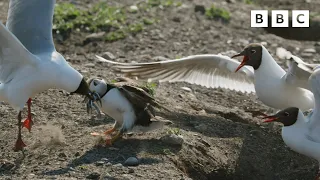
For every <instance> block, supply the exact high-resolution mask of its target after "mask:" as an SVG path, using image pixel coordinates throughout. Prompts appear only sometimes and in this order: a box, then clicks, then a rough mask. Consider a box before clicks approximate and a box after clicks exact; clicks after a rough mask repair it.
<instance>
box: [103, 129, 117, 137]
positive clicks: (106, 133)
mask: <svg viewBox="0 0 320 180" xmlns="http://www.w3.org/2000/svg"><path fill="white" fill-rule="evenodd" d="M115 130H116V128H115V127H113V128H111V129H108V130H106V131H105V132H104V134H105V135H108V134H111V133H113V132H114V131H115Z"/></svg>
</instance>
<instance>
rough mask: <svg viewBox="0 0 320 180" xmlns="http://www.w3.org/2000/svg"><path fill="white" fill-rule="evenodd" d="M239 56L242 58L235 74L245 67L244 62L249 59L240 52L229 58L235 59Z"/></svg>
mask: <svg viewBox="0 0 320 180" xmlns="http://www.w3.org/2000/svg"><path fill="white" fill-rule="evenodd" d="M239 56H243V59H242V62H241V64H240V65H239V66H238V67H237V69H236V71H235V72H237V71H239V69H241V68H242V67H243V66H244V65H246V62H247V61H248V59H249V58H248V56H246V55H245V53H244V51H242V52H241V53H239V54H236V55H234V56H232V57H231V58H235V57H239Z"/></svg>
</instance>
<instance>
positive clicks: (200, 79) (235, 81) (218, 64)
mask: <svg viewBox="0 0 320 180" xmlns="http://www.w3.org/2000/svg"><path fill="white" fill-rule="evenodd" d="M96 57H97V59H98V60H99V61H102V62H106V63H109V64H111V65H112V69H113V70H114V71H116V72H118V73H122V74H124V75H126V76H129V77H137V78H139V79H141V80H148V81H160V82H164V81H169V82H188V83H191V84H197V85H202V86H205V87H211V88H217V87H221V88H226V89H231V90H236V91H241V92H248V93H250V92H255V89H254V84H253V79H254V71H253V69H252V68H251V67H247V66H244V67H242V68H241V69H240V70H239V71H238V72H237V73H235V70H236V68H237V67H238V66H239V65H240V62H238V61H236V60H234V59H231V58H229V57H227V56H222V55H215V54H204V55H193V56H188V57H184V58H181V59H175V60H167V61H161V62H151V63H118V62H114V61H110V60H106V59H104V58H102V57H100V56H96Z"/></svg>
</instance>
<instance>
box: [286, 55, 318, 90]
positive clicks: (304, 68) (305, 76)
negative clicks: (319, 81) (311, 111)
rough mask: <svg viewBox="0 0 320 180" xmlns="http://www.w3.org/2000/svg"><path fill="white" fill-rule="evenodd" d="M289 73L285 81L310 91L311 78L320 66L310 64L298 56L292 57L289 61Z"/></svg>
mask: <svg viewBox="0 0 320 180" xmlns="http://www.w3.org/2000/svg"><path fill="white" fill-rule="evenodd" d="M287 66H288V71H287V73H286V75H285V76H284V78H285V81H286V82H287V83H289V84H292V85H294V86H297V87H301V88H304V89H308V90H311V89H310V85H309V82H308V80H309V77H310V76H311V74H312V73H313V72H314V69H315V68H316V67H318V66H319V64H308V63H305V62H304V61H303V60H302V59H300V58H299V57H297V56H294V55H292V56H291V57H290V58H289V59H288V60H287Z"/></svg>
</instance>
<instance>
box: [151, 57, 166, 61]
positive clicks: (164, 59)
mask: <svg viewBox="0 0 320 180" xmlns="http://www.w3.org/2000/svg"><path fill="white" fill-rule="evenodd" d="M152 59H153V60H154V61H166V60H168V58H165V57H163V56H156V57H154V58H152Z"/></svg>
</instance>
